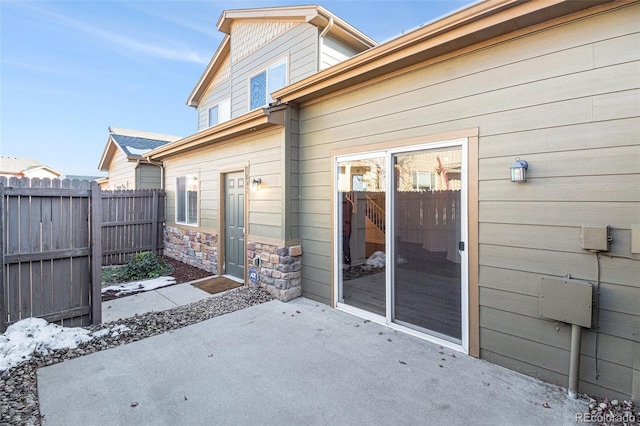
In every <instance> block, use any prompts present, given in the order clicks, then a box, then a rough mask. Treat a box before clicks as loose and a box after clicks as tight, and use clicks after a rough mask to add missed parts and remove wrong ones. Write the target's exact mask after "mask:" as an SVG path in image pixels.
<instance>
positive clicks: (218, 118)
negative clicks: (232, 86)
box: [209, 99, 231, 127]
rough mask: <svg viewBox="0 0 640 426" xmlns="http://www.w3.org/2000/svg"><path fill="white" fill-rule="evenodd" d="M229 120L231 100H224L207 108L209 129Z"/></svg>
mask: <svg viewBox="0 0 640 426" xmlns="http://www.w3.org/2000/svg"><path fill="white" fill-rule="evenodd" d="M230 119H231V100H230V99H225V100H223V101H222V102H220V103H219V104H217V105H214V106H213V107H211V108H209V127H211V126H215V125H217V124H220V123H224V122H225V121H228V120H230Z"/></svg>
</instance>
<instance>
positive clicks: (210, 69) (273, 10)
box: [187, 5, 378, 107]
mask: <svg viewBox="0 0 640 426" xmlns="http://www.w3.org/2000/svg"><path fill="white" fill-rule="evenodd" d="M237 20H250V21H270V22H273V21H283V22H290V23H304V22H307V23H310V24H312V25H315V26H316V27H318V29H319V30H320V31H322V33H323V34H324V35H327V34H330V35H331V36H333V37H335V38H336V39H338V40H340V41H341V42H343V43H344V44H345V45H347V46H349V47H352V48H354V49H355V50H357V51H363V50H366V49H369V48H371V47H373V46H377V45H378V43H377V42H376V41H375V40H373V39H372V38H370V37H369V36H367V35H366V34H364V33H363V32H361V31H359V30H358V29H356V28H355V27H353V26H352V25H350V24H349V23H347V22H346V21H344V20H343V19H341V18H339V17H338V16H336V15H334V14H333V13H331V12H329V11H328V10H327V9H325V8H324V7H322V6H318V5H310V6H288V7H266V8H257V9H236V10H226V11H224V12H222V15H221V16H220V19H219V20H218V24H217V26H218V30H219V31H221V32H223V33H225V34H226V35H225V37H224V39H223V40H222V42H221V43H220V46H218V50H217V51H216V53H215V54H214V55H213V58H211V61H210V62H209V65H207V68H206V69H205V71H204V73H203V74H202V76H201V77H200V79H199V80H198V83H197V84H196V86H195V87H194V89H193V91H192V92H191V94H190V95H189V98H188V99H187V105H189V106H193V107H197V106H198V104H199V102H200V99H201V98H202V96H203V95H204V94H205V92H206V90H207V88H208V87H209V85H210V84H211V82H212V81H213V79H214V78H215V76H216V74H217V73H218V71H219V70H220V69H221V68H223V67H224V66H225V64H226V63H227V62H228V57H229V53H230V45H231V42H230V35H231V25H232V23H233V22H234V21H237Z"/></svg>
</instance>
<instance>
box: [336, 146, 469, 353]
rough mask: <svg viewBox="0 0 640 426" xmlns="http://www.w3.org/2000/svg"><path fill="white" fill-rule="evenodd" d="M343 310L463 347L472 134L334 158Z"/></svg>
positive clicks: (338, 273)
mask: <svg viewBox="0 0 640 426" xmlns="http://www.w3.org/2000/svg"><path fill="white" fill-rule="evenodd" d="M335 167H336V177H335V178H336V189H337V191H336V203H335V207H336V218H337V222H336V231H337V235H336V239H335V240H336V241H338V247H336V251H335V253H336V255H337V258H338V262H337V265H336V266H337V271H336V278H337V283H338V285H337V291H336V296H337V297H336V300H337V302H338V306H339V307H341V308H344V309H345V310H348V311H352V312H353V313H356V314H359V315H362V316H365V317H368V318H372V319H374V320H377V321H379V322H384V323H386V324H389V325H395V326H398V327H400V328H403V329H407V330H412V331H413V332H415V333H418V334H420V335H422V334H423V335H426V336H431V337H433V338H434V339H436V340H438V341H443V342H449V343H451V344H453V345H460V346H462V347H463V348H464V347H465V345H466V331H467V326H466V321H467V315H466V312H467V278H466V258H467V256H466V252H465V241H466V235H467V231H466V202H465V200H466V171H465V170H466V140H459V141H449V142H442V143H436V144H429V145H419V146H411V147H402V148H397V149H388V150H385V151H383V152H376V153H367V154H362V155H350V156H343V157H337V158H336V162H335Z"/></svg>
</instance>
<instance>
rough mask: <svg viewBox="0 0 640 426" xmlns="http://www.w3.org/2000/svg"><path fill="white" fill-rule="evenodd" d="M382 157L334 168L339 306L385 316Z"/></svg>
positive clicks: (385, 174)
mask: <svg viewBox="0 0 640 426" xmlns="http://www.w3.org/2000/svg"><path fill="white" fill-rule="evenodd" d="M385 159H386V157H385V156H384V155H383V154H377V155H368V156H360V157H357V158H354V159H348V160H343V161H339V162H338V163H337V179H338V181H337V189H338V191H337V197H338V227H339V228H340V229H339V234H341V235H342V239H341V244H340V247H339V250H338V253H339V267H340V272H339V278H338V280H339V286H338V301H339V302H340V303H345V304H347V305H350V306H353V307H356V308H359V309H363V310H365V311H368V312H372V313H375V314H378V315H382V316H385V315H386V281H385V270H386V265H385V259H386V257H385V253H386V249H385V227H386V214H385V186H386V182H387V173H386V165H385Z"/></svg>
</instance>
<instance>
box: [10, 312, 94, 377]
mask: <svg viewBox="0 0 640 426" xmlns="http://www.w3.org/2000/svg"><path fill="white" fill-rule="evenodd" d="M90 334H91V333H90V332H89V330H85V329H83V328H78V327H73V328H70V327H62V326H59V325H57V324H50V323H48V322H47V321H46V320H43V319H42V318H26V319H23V320H21V321H18V322H17V323H15V324H12V325H10V326H9V327H7V330H6V331H5V332H4V334H3V335H2V336H0V372H2V371H4V370H8V369H9V368H11V367H15V366H16V365H18V364H20V363H22V362H24V361H27V360H29V359H31V356H32V355H33V354H34V353H39V354H42V355H47V354H49V353H50V352H51V351H54V350H56V349H65V348H69V349H75V348H77V347H78V345H79V344H80V343H84V342H88V341H89V340H91V339H92V338H93V337H92V336H91V335H90Z"/></svg>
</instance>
